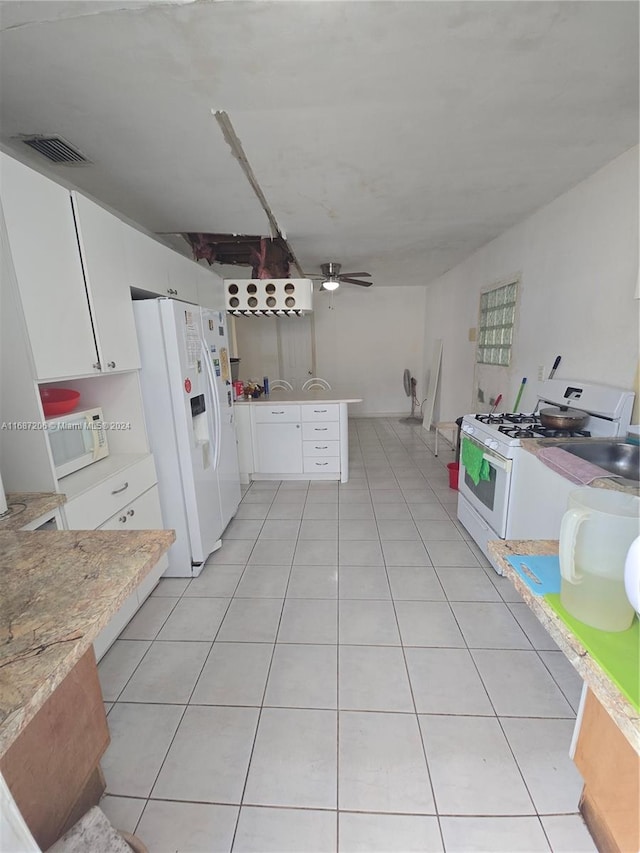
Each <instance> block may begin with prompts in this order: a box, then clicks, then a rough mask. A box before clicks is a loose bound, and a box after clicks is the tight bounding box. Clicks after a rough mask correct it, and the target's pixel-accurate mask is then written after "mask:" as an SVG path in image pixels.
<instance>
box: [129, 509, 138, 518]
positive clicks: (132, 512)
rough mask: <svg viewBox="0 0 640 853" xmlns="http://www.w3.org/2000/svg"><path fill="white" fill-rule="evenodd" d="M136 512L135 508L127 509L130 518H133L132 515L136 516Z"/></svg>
mask: <svg viewBox="0 0 640 853" xmlns="http://www.w3.org/2000/svg"><path fill="white" fill-rule="evenodd" d="M135 514H136V511H135V509H128V510H127V515H128V516H129V518H131V517H132V516H134V515H135Z"/></svg>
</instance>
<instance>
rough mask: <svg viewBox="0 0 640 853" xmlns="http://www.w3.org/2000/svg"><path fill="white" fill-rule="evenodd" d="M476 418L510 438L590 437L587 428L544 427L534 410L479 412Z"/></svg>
mask: <svg viewBox="0 0 640 853" xmlns="http://www.w3.org/2000/svg"><path fill="white" fill-rule="evenodd" d="M475 419H476V420H477V421H479V422H480V423H481V424H486V425H487V426H491V427H494V428H495V429H497V431H498V432H500V433H501V434H502V435H505V436H507V437H508V438H590V437H591V433H590V432H589V431H588V430H586V429H552V428H551V427H544V426H542V423H541V421H540V417H539V416H538V415H536V414H535V413H534V412H531V413H527V412H500V413H496V414H478V415H476V416H475Z"/></svg>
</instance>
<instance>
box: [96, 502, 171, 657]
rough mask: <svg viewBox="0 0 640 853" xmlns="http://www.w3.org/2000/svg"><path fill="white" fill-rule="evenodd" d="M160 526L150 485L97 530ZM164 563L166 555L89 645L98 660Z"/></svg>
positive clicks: (136, 606) (149, 587)
mask: <svg viewBox="0 0 640 853" xmlns="http://www.w3.org/2000/svg"><path fill="white" fill-rule="evenodd" d="M163 526H164V525H163V524H162V512H161V510H160V496H159V494H158V487H157V486H152V487H151V488H150V489H149V490H148V491H146V492H145V493H144V494H143V495H140V497H138V498H136V499H135V500H134V501H131V503H129V504H127V505H126V506H123V507H122V509H121V510H119V511H118V512H117V513H116V514H115V515H113V516H112V517H111V518H109V519H108V520H107V521H105V522H104V524H101V525H100V527H98V530H158V529H161V528H162V527H163ZM168 564H169V563H168V558H167V555H166V554H163V555H162V557H161V558H160V560H158V562H157V563H156V564H155V566H154V567H153V568H152V569H151V571H150V572H149V574H148V575H147V576H146V577H145V579H144V580H143V581H142V583H141V584H140V585H139V586H138V588H137V589H135V590H134V591H133V592H132V593H131V595H130V596H129V597H128V598H127V599H126V600H125V602H124V604H123V605H122V607H121V608H120V609H119V610H118V612H117V613H116V614H115V616H114V617H113V619H112V620H111V621H110V622H109V624H108V625H107V626H106V628H103V630H102V631H101V632H100V633H99V634H98V636H97V637H96V639H95V640H94V643H93V648H94V651H95V653H96V658H97V659H98V660H100V658H101V657H102V656H103V655H104V653H105V652H106V651H107V649H108V648H109V646H110V645H111V644H112V643H113V642H114V640H116V639H117V637H118V635H119V634H120V632H121V631H122V629H123V628H124V627H125V625H126V624H127V623H128V622H129V621H130V619H131V618H132V617H133V616H134V615H135V613H136V611H137V610H138V608H139V607H141V606H142V605H143V604H144V602H145V601H146V599H147V598H148V597H149V595H150V594H151V592H152V591H153V589H154V587H155V586H156V584H157V583H158V581H159V580H160V577H161V575H162V574H163V573H164V572H165V570H166V568H167V566H168Z"/></svg>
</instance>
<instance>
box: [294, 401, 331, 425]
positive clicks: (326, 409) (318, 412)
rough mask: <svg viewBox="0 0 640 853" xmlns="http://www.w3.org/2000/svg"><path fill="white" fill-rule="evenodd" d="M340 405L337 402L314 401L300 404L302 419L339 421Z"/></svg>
mask: <svg viewBox="0 0 640 853" xmlns="http://www.w3.org/2000/svg"><path fill="white" fill-rule="evenodd" d="M339 420H340V406H339V405H338V404H337V403H315V404H314V405H313V406H302V421H303V422H304V421H339Z"/></svg>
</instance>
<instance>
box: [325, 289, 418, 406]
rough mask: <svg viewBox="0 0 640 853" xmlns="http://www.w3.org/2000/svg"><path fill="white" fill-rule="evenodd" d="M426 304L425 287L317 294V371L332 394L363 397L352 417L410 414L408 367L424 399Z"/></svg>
mask: <svg viewBox="0 0 640 853" xmlns="http://www.w3.org/2000/svg"><path fill="white" fill-rule="evenodd" d="M425 300H426V291H425V290H424V289H423V288H421V287H405V286H402V285H399V286H397V287H378V286H376V285H375V284H374V286H373V287H370V288H367V289H366V290H365V289H364V288H360V287H356V286H352V285H348V284H343V285H341V287H340V289H339V290H337V291H335V292H334V293H333V296H332V295H331V294H329V293H318V294H314V302H313V305H314V319H315V329H316V367H317V373H318V375H319V376H323V377H325V378H326V379H327V380H328V381H329V382H331V385H332V387H333V388H334V390H338V391H339V392H340V393H344V394H349V395H357V396H359V397H362V398H363V402H362V403H359V404H357V405H354V406H353V407H351V406H350V407H349V412H350V414H353V415H379V414H396V413H400V414H405V415H408V414H409V410H410V408H411V401H410V400H409V398H408V397H407V396H406V395H405V393H404V390H403V387H402V374H403V372H404V370H405V368H409V370H410V371H411V373H412V375H414V376H415V377H416V380H417V383H418V387H417V395H418V397H419V399H422V398H423V397H424V393H423V392H424V389H425V374H426V371H427V369H428V367H429V365H428V364H426V363H425V349H424V332H423V317H424V312H425ZM428 354H429V358H430V357H431V348H429V350H428Z"/></svg>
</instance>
